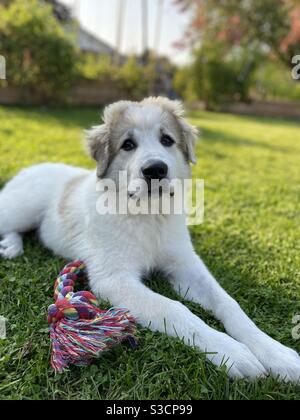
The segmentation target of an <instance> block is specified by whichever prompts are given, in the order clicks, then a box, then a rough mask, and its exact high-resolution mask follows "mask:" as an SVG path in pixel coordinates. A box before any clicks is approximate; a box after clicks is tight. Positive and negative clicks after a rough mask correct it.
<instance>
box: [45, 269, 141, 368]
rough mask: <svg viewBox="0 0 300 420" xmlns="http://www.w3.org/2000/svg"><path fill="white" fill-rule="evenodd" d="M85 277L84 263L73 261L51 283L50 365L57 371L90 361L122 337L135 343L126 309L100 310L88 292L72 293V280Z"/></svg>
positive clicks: (131, 323) (133, 320) (73, 282)
mask: <svg viewBox="0 0 300 420" xmlns="http://www.w3.org/2000/svg"><path fill="white" fill-rule="evenodd" d="M86 277H87V271H86V267H85V265H84V263H83V262H81V261H74V262H72V263H70V264H68V265H66V266H65V267H64V269H63V270H62V271H61V273H60V274H59V276H58V278H57V279H56V282H55V286H54V299H55V303H54V304H53V305H50V306H49V308H48V322H49V324H50V339H51V343H52V356H51V365H52V367H53V369H54V370H55V371H56V372H59V373H61V372H63V371H64V369H65V368H67V367H68V366H69V365H70V364H74V365H77V366H85V365H88V364H90V363H91V362H92V360H93V359H95V358H98V357H99V356H100V353H102V352H103V351H105V350H108V349H110V348H111V347H113V346H114V345H116V344H119V343H120V342H122V341H124V340H126V339H128V340H129V341H130V343H131V345H132V346H133V347H135V346H136V341H135V339H134V334H135V332H136V321H135V319H134V318H133V317H132V316H131V315H130V314H129V312H128V311H127V310H126V309H121V308H119V309H117V308H111V309H109V310H108V311H103V310H101V309H99V307H98V301H97V299H96V297H95V296H94V295H93V294H92V293H91V292H87V291H80V292H76V293H75V292H74V286H75V283H76V281H77V280H85V279H86Z"/></svg>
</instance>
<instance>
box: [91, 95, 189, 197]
mask: <svg viewBox="0 0 300 420" xmlns="http://www.w3.org/2000/svg"><path fill="white" fill-rule="evenodd" d="M196 138H197V129H196V128H195V127H193V126H191V125H190V124H188V123H187V122H186V121H185V120H184V118H183V107H182V104H181V103H180V102H179V101H171V100H169V99H166V98H161V97H158V98H147V99H144V100H143V101H142V102H139V103H138V102H130V101H120V102H117V103H114V104H112V105H110V106H108V107H107V108H105V110H104V116H103V124H102V125H99V126H96V127H93V128H92V129H91V130H90V131H88V133H87V144H88V149H89V151H90V154H91V156H92V157H93V158H94V159H95V160H96V162H97V175H98V177H99V178H110V179H113V180H114V181H115V182H116V183H117V182H118V179H119V172H120V171H126V172H127V176H128V185H129V188H128V192H129V195H130V185H131V184H132V182H134V183H136V181H138V180H143V181H145V182H143V185H146V190H147V191H143V188H141V189H140V191H139V195H143V194H146V193H147V194H149V193H150V192H151V185H153V181H154V180H158V181H161V180H166V181H169V182H170V181H172V180H173V179H185V178H187V177H189V175H190V165H189V164H190V162H192V163H195V154H194V147H195V142H196ZM144 190H145V188H144Z"/></svg>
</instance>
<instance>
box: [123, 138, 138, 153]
mask: <svg viewBox="0 0 300 420" xmlns="http://www.w3.org/2000/svg"><path fill="white" fill-rule="evenodd" d="M135 148H136V144H135V143H134V141H133V140H131V139H127V140H125V141H124V143H123V144H122V147H121V149H122V150H125V152H130V151H131V150H134V149H135Z"/></svg>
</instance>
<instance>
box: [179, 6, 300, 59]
mask: <svg viewBox="0 0 300 420" xmlns="http://www.w3.org/2000/svg"><path fill="white" fill-rule="evenodd" d="M174 1H175V3H176V4H178V5H179V7H180V8H181V10H182V11H186V10H189V9H190V10H192V11H193V13H192V21H191V24H190V26H189V30H188V34H187V35H188V38H189V40H190V41H191V42H193V43H195V42H197V41H199V38H200V39H201V41H202V42H203V40H204V42H205V40H219V41H223V42H224V43H226V44H227V45H228V46H236V45H239V46H241V47H244V48H247V49H250V50H251V49H253V50H256V51H257V50H259V51H260V52H261V53H264V54H269V55H272V56H274V57H276V58H278V59H279V60H280V61H282V62H283V63H285V64H286V65H288V66H290V63H291V57H292V56H294V55H296V54H297V53H299V49H300V4H299V0H277V1H276V2H275V1H274V0H263V1H262V0H222V1H220V0H174ZM274 3H275V4H274Z"/></svg>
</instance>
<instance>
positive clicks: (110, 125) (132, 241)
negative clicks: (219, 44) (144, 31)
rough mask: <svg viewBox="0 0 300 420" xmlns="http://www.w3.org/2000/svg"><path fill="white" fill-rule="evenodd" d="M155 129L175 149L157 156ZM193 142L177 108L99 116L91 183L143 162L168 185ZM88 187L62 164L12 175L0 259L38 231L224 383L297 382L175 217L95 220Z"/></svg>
mask: <svg viewBox="0 0 300 420" xmlns="http://www.w3.org/2000/svg"><path fill="white" fill-rule="evenodd" d="M161 130H166V131H168V132H169V133H170V134H171V135H172V136H173V137H174V138H175V139H176V142H177V145H175V146H174V147H172V148H170V150H166V149H164V148H163V147H162V146H161V144H159V141H158V138H159V133H160V131H161ZM128 134H130V135H131V136H134V137H135V138H136V140H137V142H138V149H137V150H136V151H135V152H132V153H131V154H126V152H124V151H120V150H119V147H120V144H121V142H122V141H123V139H124V138H126V136H128ZM180 142H181V144H180ZM194 142H195V130H194V129H193V127H191V126H189V125H188V124H187V123H186V122H185V121H184V119H183V118H182V113H181V107H180V106H179V104H178V103H174V102H171V101H168V100H165V99H161V98H158V99H153V98H152V99H148V100H146V101H143V102H142V103H139V104H137V103H131V102H121V103H118V104H114V105H112V106H110V107H108V108H107V109H106V111H105V114H104V123H103V124H102V125H101V126H99V127H96V128H94V129H92V130H91V131H90V133H89V137H88V145H89V149H90V151H91V154H92V156H93V157H94V158H95V159H96V160H97V163H98V168H97V174H98V177H103V176H110V177H111V178H114V177H115V175H116V173H117V170H118V169H120V168H122V169H126V170H128V172H129V174H130V176H132V177H136V176H137V175H138V170H139V168H140V166H141V164H142V163H143V162H144V160H145V159H149V158H152V157H155V158H158V157H159V158H160V159H163V160H164V161H166V162H167V163H168V166H169V168H170V174H171V175H170V177H172V176H177V177H185V176H186V173H188V162H187V161H188V160H190V161H192V160H194V152H193V147H194ZM177 146H178V147H177ZM105 174H106V175H105ZM95 184H96V173H95V171H87V170H84V169H79V168H75V167H71V166H66V165H62V164H42V165H37V166H33V167H31V168H28V169H25V170H23V171H21V172H20V173H19V174H18V175H17V176H16V177H15V178H14V179H13V180H12V181H10V182H9V183H8V184H7V185H6V187H5V188H4V189H3V190H2V192H1V193H0V234H1V236H2V238H3V239H2V241H1V243H0V255H1V256H2V257H4V258H15V257H17V256H19V255H21V254H22V252H23V247H22V237H21V234H22V233H24V232H26V231H29V230H32V229H38V231H39V235H40V239H41V241H42V243H43V244H44V245H45V246H46V247H48V248H50V249H51V250H53V251H54V252H55V253H56V254H58V255H61V256H63V257H65V258H67V259H76V258H80V259H83V260H84V261H85V262H86V264H87V266H88V270H89V277H90V286H91V288H92V290H93V292H94V293H95V294H97V295H98V296H100V297H101V298H104V299H107V300H109V301H110V302H111V303H112V304H113V305H115V306H123V307H127V308H128V309H129V310H130V311H131V313H132V314H133V315H134V316H135V317H136V318H137V319H138V321H139V323H140V324H141V325H143V326H149V327H150V328H151V329H152V330H155V331H160V332H166V333H167V334H169V335H171V336H179V337H180V338H183V339H184V341H185V343H186V344H188V345H194V346H195V347H196V348H197V349H199V350H200V351H202V352H208V353H209V354H208V356H207V357H208V358H209V359H210V360H211V361H212V362H213V363H214V364H216V365H218V366H219V365H221V364H223V363H224V364H225V365H226V366H227V367H228V372H229V375H230V376H232V377H236V378H249V379H252V380H253V379H255V378H258V377H262V376H265V375H267V374H268V373H269V372H271V374H272V375H273V376H275V377H277V376H280V378H281V379H283V380H286V381H292V382H297V381H299V378H300V358H299V356H298V354H297V353H296V352H295V351H293V350H291V349H289V348H287V347H284V346H283V345H281V344H280V343H278V342H276V341H275V340H273V339H272V338H270V337H268V336H267V335H266V334H264V333H263V332H262V331H260V330H259V329H258V328H257V327H256V326H255V325H254V323H253V322H252V321H251V320H250V319H249V318H248V317H247V316H246V315H245V313H244V312H243V311H242V309H241V308H240V306H239V305H238V304H237V303H236V302H235V301H234V300H233V299H232V298H231V297H229V296H228V295H227V293H226V292H225V291H224V290H223V289H222V288H221V287H220V286H219V284H218V283H217V282H216V280H215V279H214V278H213V276H212V275H211V274H210V272H209V271H208V270H207V268H206V267H205V265H204V264H203V262H202V261H201V259H200V258H199V257H198V256H197V255H196V254H195V251H194V249H193V245H192V243H191V239H190V235H189V232H188V230H187V228H186V225H185V219H184V216H175V215H170V216H162V215H157V216H154V215H153V216H152V215H146V216H145V215H143V216H142V215H137V216H132V215H104V216H103V215H102V216H99V215H98V213H97V212H96V201H97V197H98V195H97V194H98V193H97V192H96V188H95ZM152 269H160V270H162V271H163V272H164V273H165V275H166V276H167V277H168V278H169V280H170V282H171V284H172V285H173V286H174V288H175V289H176V291H178V293H179V294H181V295H183V296H185V298H186V299H189V300H191V301H194V302H196V303H198V304H200V305H201V306H203V308H205V309H206V310H209V311H211V312H212V313H213V314H214V315H215V316H216V318H218V319H219V320H220V321H221V322H223V324H224V326H225V328H226V331H227V333H228V335H227V334H225V333H221V332H218V331H216V330H214V329H212V328H210V327H209V326H208V325H206V324H205V323H204V322H203V321H202V320H201V319H199V318H198V317H197V316H195V315H194V314H193V313H192V312H191V311H189V310H188V309H187V307H185V306H184V305H183V304H181V303H179V302H177V301H174V300H171V299H168V298H166V297H164V296H161V295H159V294H157V293H154V292H153V291H151V290H150V289H149V288H147V287H146V286H145V285H144V284H143V283H142V281H141V279H142V277H143V276H144V275H145V274H146V273H148V272H149V271H150V270H152Z"/></svg>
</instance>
